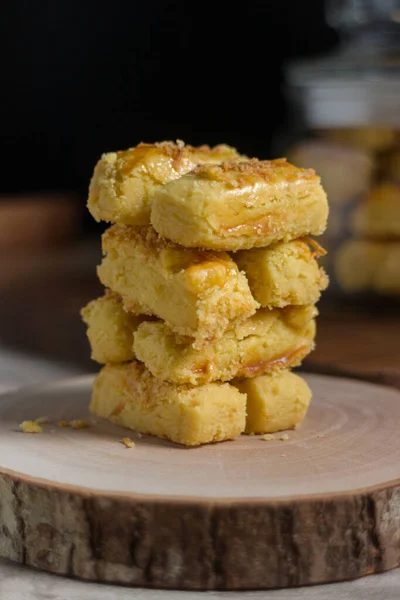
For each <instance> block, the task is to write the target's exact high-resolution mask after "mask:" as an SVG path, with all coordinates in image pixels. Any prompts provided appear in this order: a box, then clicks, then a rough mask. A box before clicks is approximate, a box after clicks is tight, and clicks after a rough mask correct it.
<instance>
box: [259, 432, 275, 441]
mask: <svg viewBox="0 0 400 600" xmlns="http://www.w3.org/2000/svg"><path fill="white" fill-rule="evenodd" d="M261 439H262V440H265V441H266V442H270V441H271V440H274V439H275V437H274V436H273V435H271V434H270V433H266V434H265V435H263V436H262V438H261Z"/></svg>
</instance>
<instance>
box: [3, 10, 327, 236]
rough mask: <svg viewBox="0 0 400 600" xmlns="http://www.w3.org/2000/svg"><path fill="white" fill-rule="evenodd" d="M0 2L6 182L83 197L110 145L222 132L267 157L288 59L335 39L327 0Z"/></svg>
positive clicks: (10, 186)
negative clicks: (328, 21)
mask: <svg viewBox="0 0 400 600" xmlns="http://www.w3.org/2000/svg"><path fill="white" fill-rule="evenodd" d="M1 12H2V27H1V29H2V31H1V45H3V49H2V56H3V60H4V64H3V69H2V82H1V83H2V85H1V89H2V92H1V100H0V103H1V113H0V114H1V125H0V133H1V142H2V144H1V157H0V158H1V165H2V176H1V192H2V193H3V194H4V193H6V194H9V193H21V192H23V193H26V192H31V191H45V190H48V191H49V190H51V191H54V190H78V191H79V193H80V194H81V195H82V197H83V196H85V195H86V190H87V185H88V180H89V178H90V175H91V172H92V169H93V166H94V164H95V162H96V160H97V158H98V157H99V155H100V154H101V153H102V152H104V151H109V150H115V149H121V148H125V147H129V146H133V145H136V144H137V143H138V142H140V141H155V140H163V139H176V138H180V139H183V140H184V141H186V142H188V143H193V144H198V143H209V144H214V143H218V142H221V141H223V142H226V143H230V144H233V145H235V146H238V147H239V148H240V150H241V151H243V152H245V153H249V154H252V155H259V156H261V157H264V158H266V157H268V156H269V153H270V152H271V151H272V150H271V143H272V140H273V139H274V137H275V136H276V134H277V133H278V132H279V130H280V129H281V128H282V127H283V126H284V122H285V104H284V102H283V98H282V93H281V90H280V85H281V82H282V64H283V62H284V61H285V60H287V59H291V58H293V57H299V56H305V55H307V54H312V53H316V52H323V51H325V50H328V49H330V48H331V47H332V46H334V44H335V42H336V34H335V33H334V32H333V31H332V29H330V28H329V27H328V25H327V24H326V23H325V21H324V6H323V2H322V1H321V0H306V1H304V2H300V1H290V0H283V1H265V2H254V1H253V2H246V3H238V4H234V3H233V2H231V3H222V2H218V1H214V2H209V1H204V2H201V3H198V2H190V1H189V2H167V1H164V2H155V1H154V0H147V1H143V0H142V1H141V2H135V1H131V2H123V1H115V0H113V1H108V2H102V1H101V0H99V1H97V2H96V1H93V0H88V1H85V0H81V1H80V2H77V1H74V0H73V1H63V0H52V1H51V0H49V1H47V2H45V1H42V0H36V1H28V0H26V1H24V2H19V1H15V2H5V3H2V5H1ZM90 222H91V221H90V219H89V217H88V218H87V223H86V227H87V226H90Z"/></svg>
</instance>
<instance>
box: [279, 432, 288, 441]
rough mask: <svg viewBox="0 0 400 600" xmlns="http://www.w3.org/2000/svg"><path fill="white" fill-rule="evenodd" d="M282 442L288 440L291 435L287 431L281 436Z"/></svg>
mask: <svg viewBox="0 0 400 600" xmlns="http://www.w3.org/2000/svg"><path fill="white" fill-rule="evenodd" d="M279 439H280V440H281V441H282V442H286V440H288V439H289V436H288V434H287V433H284V434H283V435H281V437H280V438H279Z"/></svg>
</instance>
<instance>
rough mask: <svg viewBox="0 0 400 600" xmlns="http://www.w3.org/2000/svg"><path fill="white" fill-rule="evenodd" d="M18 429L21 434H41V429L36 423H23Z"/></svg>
mask: <svg viewBox="0 0 400 600" xmlns="http://www.w3.org/2000/svg"><path fill="white" fill-rule="evenodd" d="M20 428H21V431H22V432H23V433H43V429H42V428H41V427H40V425H39V424H38V423H36V421H23V422H22V423H21V424H20Z"/></svg>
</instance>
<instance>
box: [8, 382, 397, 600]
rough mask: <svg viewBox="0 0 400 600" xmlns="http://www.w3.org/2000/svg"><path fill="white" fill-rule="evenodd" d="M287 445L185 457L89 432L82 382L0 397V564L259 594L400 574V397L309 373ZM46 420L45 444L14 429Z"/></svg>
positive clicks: (226, 448)
mask: <svg viewBox="0 0 400 600" xmlns="http://www.w3.org/2000/svg"><path fill="white" fill-rule="evenodd" d="M309 383H310V385H311V387H312V389H313V392H314V401H313V404H312V408H311V410H310V413H309V415H308V418H307V420H306V421H305V423H304V424H303V426H302V427H301V428H300V429H299V430H298V431H293V432H290V433H289V440H287V441H284V442H283V441H280V440H279V439H276V440H274V441H272V442H265V441H263V440H261V438H260V437H258V436H242V437H241V438H240V439H239V440H236V441H235V442H226V443H222V444H216V445H209V446H204V447H201V448H196V449H186V448H183V447H180V446H177V445H174V444H170V443H168V442H167V441H164V440H157V439H155V438H151V437H149V436H143V437H140V438H139V437H138V436H136V434H134V433H133V432H132V433H129V435H131V437H132V439H134V441H135V443H136V446H135V447H134V448H132V449H126V448H125V447H124V446H123V445H122V444H121V443H120V439H121V437H122V436H123V435H126V434H127V432H126V430H122V429H120V428H117V427H115V426H113V425H111V424H109V423H106V422H103V421H98V422H95V423H90V425H91V426H90V427H88V428H87V429H83V430H72V429H64V428H59V427H57V422H58V421H59V420H60V419H66V420H69V419H72V418H87V412H86V411H87V404H88V397H89V394H90V386H91V379H90V378H87V377H86V378H77V379H75V380H66V381H65V382H64V383H63V382H61V383H60V384H49V385H47V386H35V387H34V388H31V389H30V390H27V391H25V392H18V393H14V394H11V395H8V396H3V397H2V398H1V401H0V531H1V534H0V556H3V557H7V558H11V559H12V560H14V561H17V562H20V563H24V564H27V565H31V566H34V567H37V568H40V569H43V570H46V571H50V572H53V573H59V574H63V575H70V576H74V577H79V578H82V579H88V580H96V581H102V582H117V583H123V584H127V585H135V586H148V587H161V588H172V589H192V590H195V589H225V590H234V589H268V588H275V587H290V586H298V585H305V584H310V583H322V582H328V581H338V580H343V579H350V578H355V577H359V576H362V575H367V574H370V573H376V572H381V571H384V570H387V569H390V568H394V567H396V566H398V565H399V563H400V534H399V532H400V478H399V469H398V465H399V464H400V441H399V436H398V423H399V419H400V393H399V392H398V391H396V390H393V389H389V388H384V387H381V386H375V385H372V384H367V383H359V382H356V381H348V380H343V379H335V378H329V377H323V376H318V375H314V376H309ZM43 415H45V416H47V417H49V419H50V420H51V423H50V424H48V425H45V426H44V430H45V431H44V433H43V434H41V435H24V434H22V433H20V432H19V431H18V424H19V422H20V421H21V420H24V419H30V418H36V417H38V416H43Z"/></svg>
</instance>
